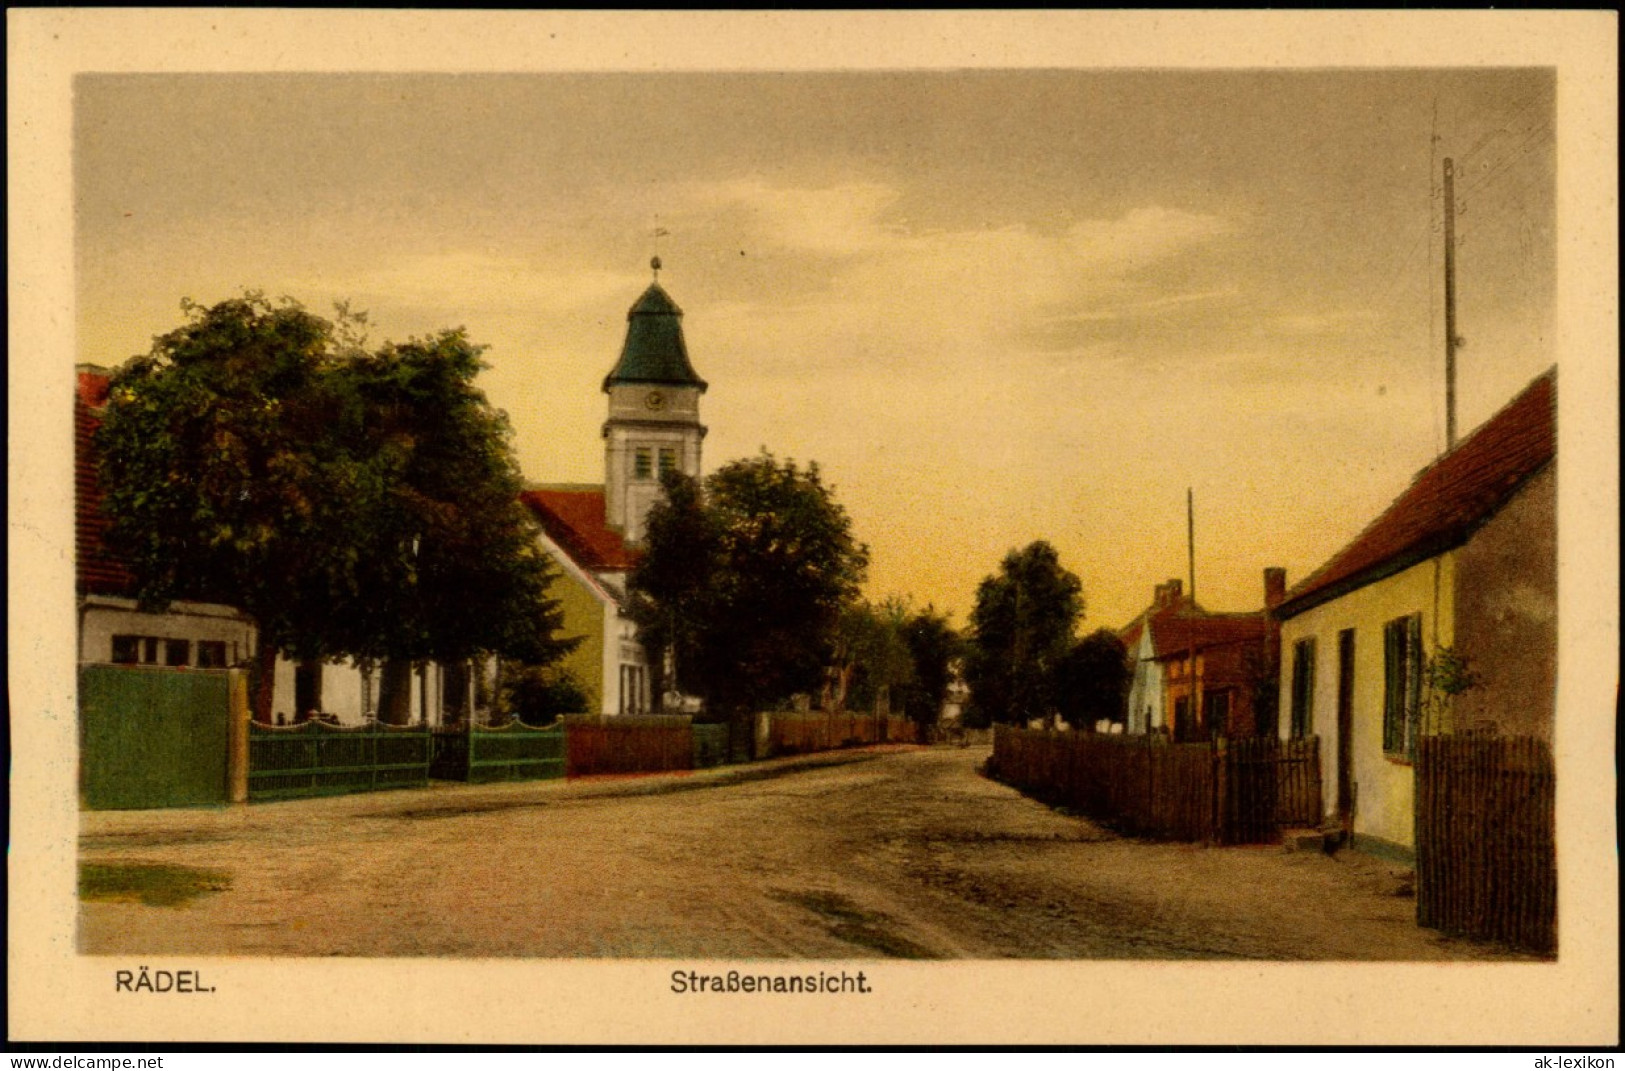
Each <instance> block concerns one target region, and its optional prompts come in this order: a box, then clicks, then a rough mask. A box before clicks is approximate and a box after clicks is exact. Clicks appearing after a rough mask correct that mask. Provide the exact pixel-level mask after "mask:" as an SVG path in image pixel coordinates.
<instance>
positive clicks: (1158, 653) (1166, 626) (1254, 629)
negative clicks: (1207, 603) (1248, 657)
mask: <svg viewBox="0 0 1625 1071" xmlns="http://www.w3.org/2000/svg"><path fill="white" fill-rule="evenodd" d="M1266 628H1267V626H1266V622H1265V619H1264V614H1263V613H1262V612H1259V613H1255V614H1203V615H1200V616H1194V617H1193V616H1190V615H1188V614H1180V613H1170V614H1162V615H1159V616H1158V617H1156V618H1154V619H1153V620H1152V622H1151V647H1152V657H1153V658H1170V657H1177V656H1179V655H1182V654H1185V653H1188V652H1189V651H1190V649H1191V647H1192V646H1193V645H1194V646H1195V647H1196V648H1197V649H1198V650H1207V649H1208V648H1211V647H1223V646H1225V645H1228V644H1232V643H1257V642H1258V641H1260V640H1262V639H1263V638H1264V634H1265V631H1266Z"/></svg>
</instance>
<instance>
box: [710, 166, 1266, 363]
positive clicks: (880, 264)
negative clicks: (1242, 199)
mask: <svg viewBox="0 0 1625 1071" xmlns="http://www.w3.org/2000/svg"><path fill="white" fill-rule="evenodd" d="M680 193H681V195H682V197H683V199H684V201H685V204H684V209H683V211H684V213H685V215H687V216H688V217H689V222H690V225H692V226H695V227H697V228H707V229H709V230H711V231H713V232H719V233H730V234H738V235H739V236H740V241H741V242H749V243H751V245H752V246H753V247H754V248H757V249H762V250H767V251H772V253H774V254H777V258H778V259H777V260H776V261H775V270H774V277H773V281H774V286H773V287H772V289H771V290H770V291H767V292H765V293H764V292H763V291H761V290H757V291H753V292H751V293H749V294H747V295H741V296H739V297H735V298H731V299H729V300H726V301H723V302H719V303H717V304H715V305H713V306H711V307H708V308H707V310H706V319H707V320H708V325H709V329H711V330H713V331H714V332H715V333H716V338H717V341H718V344H719V345H720V346H726V347H728V348H730V349H731V350H736V351H743V352H755V353H756V354H757V356H756V359H755V360H754V361H753V364H754V365H755V366H756V367H759V368H765V369H773V368H775V367H778V366H784V370H785V371H790V370H792V369H791V367H790V365H791V364H792V363H793V365H794V370H796V371H801V370H805V369H806V368H807V367H808V362H809V361H811V362H813V363H814V364H818V363H823V362H825V361H827V362H828V363H831V364H836V363H840V362H841V361H845V360H850V359H852V358H855V357H856V358H866V359H869V360H879V361H883V362H886V363H888V364H891V365H896V366H899V367H921V366H929V365H932V364H946V363H947V362H949V361H957V360H959V359H969V360H971V361H975V362H983V361H986V360H989V359H995V360H1000V361H1004V360H1009V359H1011V358H1019V357H1021V356H1022V355H1029V356H1035V355H1037V354H1039V353H1041V352H1044V351H1050V350H1053V349H1054V348H1055V347H1054V346H1053V345H1046V344H1044V343H1043V342H1042V341H1041V337H1042V335H1043V333H1044V332H1043V329H1042V325H1043V324H1045V323H1046V322H1047V323H1052V324H1055V323H1063V322H1065V321H1068V320H1069V319H1070V320H1071V321H1074V322H1078V323H1082V322H1087V321H1094V322H1100V323H1107V322H1115V321H1124V320H1130V319H1135V318H1141V319H1143V318H1145V317H1149V316H1153V315H1157V314H1169V313H1173V312H1176V311H1178V309H1179V308H1180V307H1182V306H1187V305H1192V304H1198V303H1204V302H1213V301H1223V300H1227V299H1229V298H1232V297H1233V296H1234V295H1235V294H1236V293H1237V287H1236V285H1235V284H1233V283H1231V284H1223V285H1208V286H1205V287H1202V286H1197V287H1192V286H1190V285H1189V284H1188V282H1187V281H1186V280H1185V278H1184V275H1186V274H1188V272H1185V271H1164V269H1168V268H1169V266H1170V265H1172V264H1173V263H1174V262H1176V261H1178V260H1180V259H1181V258H1184V257H1186V256H1187V255H1188V254H1192V253H1196V252H1199V251H1203V250H1206V249H1209V248H1211V247H1212V246H1213V245H1214V244H1215V243H1216V242H1219V241H1221V240H1223V239H1224V238H1226V237H1227V236H1229V235H1231V234H1233V233H1234V232H1235V227H1234V226H1233V225H1232V224H1231V223H1230V222H1229V221H1227V220H1225V219H1223V218H1221V217H1219V216H1214V215H1208V214H1202V213H1195V212H1188V211H1183V210H1177V209H1171V208H1166V207H1162V206H1157V205H1150V206H1141V207H1137V208H1134V209H1131V210H1128V211H1126V212H1124V213H1123V214H1121V215H1119V216H1115V217H1109V218H1099V219H1086V220H1081V221H1078V222H1077V223H1075V224H1073V225H1072V226H1071V227H1069V228H1067V229H1065V230H1063V231H1058V232H1057V231H1045V230H1042V229H1040V228H1038V227H1035V226H1032V225H1014V226H1004V227H988V228H978V229H966V228H960V229H941V228H939V229H932V228H926V227H922V226H917V225H914V224H912V223H911V222H910V221H909V220H908V219H906V218H905V217H904V216H903V215H902V213H901V211H900V209H901V208H902V206H903V202H904V198H903V194H902V192H901V191H900V190H899V189H898V188H896V187H893V186H891V185H887V184H884V183H878V182H855V183H845V184H835V185H830V186H823V187H805V186H783V185H776V184H773V183H771V182H768V181H766V180H764V179H762V178H759V177H750V178H745V179H737V180H730V181H727V182H720V183H709V184H703V183H696V184H691V185H690V186H688V187H685V188H684V189H683V190H681V191H680ZM1170 286H1181V287H1183V289H1181V290H1180V291H1178V292H1176V293H1169V292H1168V288H1169V287H1170ZM1035 330H1036V331H1037V334H1035ZM787 340H788V341H790V342H791V343H795V342H797V341H799V340H805V341H806V342H807V343H808V348H809V349H814V348H815V347H816V352H812V353H809V352H806V351H802V352H790V351H789V350H787V349H786V346H785V342H786V341H787ZM814 340H816V342H815V341H814Z"/></svg>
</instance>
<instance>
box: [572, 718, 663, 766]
mask: <svg viewBox="0 0 1625 1071" xmlns="http://www.w3.org/2000/svg"><path fill="white" fill-rule="evenodd" d="M690 724H691V722H690V719H689V717H688V716H687V715H686V714H646V715H621V716H618V717H599V716H596V715H591V714H570V715H567V716H566V717H565V718H564V736H565V773H566V775H567V776H569V777H584V776H587V775H590V774H606V773H654V772H657V771H660V770H690V769H693V767H694V736H693V732H692V730H691V729H690Z"/></svg>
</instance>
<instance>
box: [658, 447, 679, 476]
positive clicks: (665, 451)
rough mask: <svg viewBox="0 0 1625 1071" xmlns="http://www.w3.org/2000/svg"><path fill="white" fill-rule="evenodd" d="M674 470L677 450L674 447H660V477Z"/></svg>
mask: <svg viewBox="0 0 1625 1071" xmlns="http://www.w3.org/2000/svg"><path fill="white" fill-rule="evenodd" d="M676 468H677V448H676V447H674V446H662V447H661V448H660V475H662V476H664V475H666V473H668V472H671V471H673V470H674V469H676Z"/></svg>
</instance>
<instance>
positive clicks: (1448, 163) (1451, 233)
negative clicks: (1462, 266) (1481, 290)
mask: <svg viewBox="0 0 1625 1071" xmlns="http://www.w3.org/2000/svg"><path fill="white" fill-rule="evenodd" d="M1460 341H1461V340H1460V339H1458V338H1457V337H1456V169H1455V163H1454V161H1452V160H1451V159H1450V158H1449V157H1448V156H1447V157H1445V161H1444V448H1445V451H1446V452H1449V451H1451V450H1454V449H1455V448H1456V346H1457V345H1458V344H1459V343H1460Z"/></svg>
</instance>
